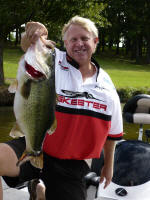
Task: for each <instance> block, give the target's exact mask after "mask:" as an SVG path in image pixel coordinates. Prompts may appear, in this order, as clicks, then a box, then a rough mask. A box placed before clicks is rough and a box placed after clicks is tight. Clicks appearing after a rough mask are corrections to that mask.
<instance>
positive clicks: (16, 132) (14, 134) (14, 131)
mask: <svg viewBox="0 0 150 200" xmlns="http://www.w3.org/2000/svg"><path fill="white" fill-rule="evenodd" d="M9 135H10V136H11V137H12V138H19V137H22V136H24V134H23V133H22V131H21V130H20V127H19V125H18V124H17V122H16V123H15V124H14V126H13V128H12V129H11V131H10V133H9Z"/></svg>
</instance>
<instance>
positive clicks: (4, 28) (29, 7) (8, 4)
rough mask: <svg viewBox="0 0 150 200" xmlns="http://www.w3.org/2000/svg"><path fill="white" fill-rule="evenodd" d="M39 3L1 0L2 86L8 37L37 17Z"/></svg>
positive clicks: (0, 48)
mask: <svg viewBox="0 0 150 200" xmlns="http://www.w3.org/2000/svg"><path fill="white" fill-rule="evenodd" d="M39 2H40V1H39V0H34V1H30V0H14V1H11V0H0V5H1V6H0V27H1V31H0V85H2V84H4V74H3V48H4V44H5V42H6V41H7V35H8V34H9V33H10V32H11V31H13V30H14V29H16V28H19V27H20V26H21V25H22V24H24V23H26V22H27V21H29V20H30V19H31V18H32V16H34V15H35V13H36V8H37V5H39Z"/></svg>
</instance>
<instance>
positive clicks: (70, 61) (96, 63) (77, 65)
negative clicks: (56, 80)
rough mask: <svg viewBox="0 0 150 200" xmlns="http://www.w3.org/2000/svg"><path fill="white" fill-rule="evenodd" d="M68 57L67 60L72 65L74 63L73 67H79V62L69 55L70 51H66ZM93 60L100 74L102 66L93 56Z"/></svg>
mask: <svg viewBox="0 0 150 200" xmlns="http://www.w3.org/2000/svg"><path fill="white" fill-rule="evenodd" d="M66 59H67V62H68V63H69V64H71V65H72V66H73V67H75V68H76V69H79V64H78V63H77V62H76V61H75V60H74V59H73V58H71V57H70V56H69V55H68V53H66ZM91 62H93V63H94V64H95V66H96V68H97V76H98V74H99V69H100V66H99V64H98V62H97V61H96V60H95V59H94V58H93V57H92V58H91Z"/></svg>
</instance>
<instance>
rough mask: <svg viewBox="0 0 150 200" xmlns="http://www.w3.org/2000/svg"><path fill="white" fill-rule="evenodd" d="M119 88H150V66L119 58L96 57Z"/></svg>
mask: <svg viewBox="0 0 150 200" xmlns="http://www.w3.org/2000/svg"><path fill="white" fill-rule="evenodd" d="M96 59H97V60H98V62H99V63H100V65H101V67H102V68H103V69H105V70H106V71H107V72H108V74H109V75H110V77H111V78H112V80H113V82H114V84H115V86H116V87H117V88H123V87H129V86H130V87H150V65H136V64H134V63H133V62H131V61H129V60H123V59H119V58H106V57H104V58H103V57H98V56H97V57H96Z"/></svg>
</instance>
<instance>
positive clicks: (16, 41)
mask: <svg viewBox="0 0 150 200" xmlns="http://www.w3.org/2000/svg"><path fill="white" fill-rule="evenodd" d="M18 36H19V33H18V28H16V40H15V46H17V44H18V41H19V37H18Z"/></svg>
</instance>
